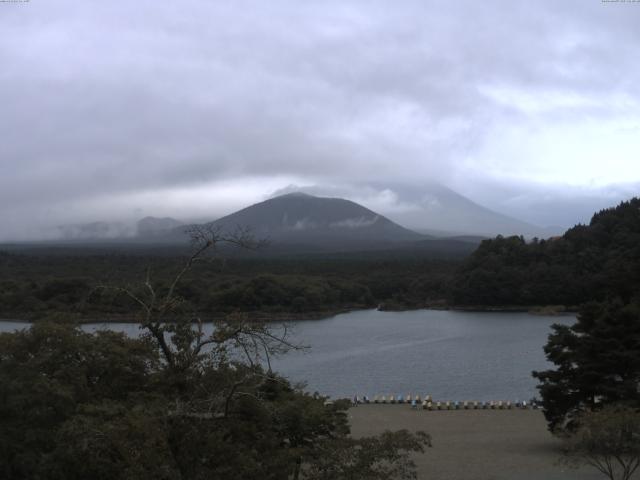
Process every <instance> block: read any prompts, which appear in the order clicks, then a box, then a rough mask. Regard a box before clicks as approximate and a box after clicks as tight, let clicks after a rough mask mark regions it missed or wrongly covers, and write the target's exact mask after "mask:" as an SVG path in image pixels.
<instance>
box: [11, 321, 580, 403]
mask: <svg viewBox="0 0 640 480" xmlns="http://www.w3.org/2000/svg"><path fill="white" fill-rule="evenodd" d="M574 321H575V317H572V316H563V317H546V316H539V315H531V314H527V313H503V312H500V313H496V312H456V311H437V310H416V311H409V312H380V311H376V310H361V311H355V312H350V313H345V314H341V315H336V316H334V317H331V318H327V319H324V320H310V321H300V322H289V323H288V327H289V328H290V329H291V333H292V337H291V338H292V340H293V341H294V342H295V343H297V344H304V345H308V346H309V347H310V348H309V349H308V350H305V351H295V352H290V353H289V354H287V355H285V356H283V357H280V358H277V359H275V360H274V361H273V362H272V364H273V366H274V369H275V370H277V371H279V372H281V373H282V374H284V375H285V376H287V377H288V378H290V379H291V380H292V381H294V382H299V381H306V382H307V387H306V388H307V390H309V391H312V392H313V391H318V392H320V393H322V394H326V395H331V396H332V397H345V396H347V397H353V395H356V394H357V395H360V396H362V395H368V396H369V397H373V396H374V395H378V394H384V395H399V394H402V395H406V394H409V393H410V394H413V395H415V394H420V395H421V396H424V395H425V394H430V395H432V396H433V398H434V399H436V400H438V399H440V400H478V401H487V400H512V401H513V400H529V399H530V398H531V397H533V396H534V395H536V393H537V391H536V389H535V385H536V381H535V379H533V378H532V377H531V371H532V370H543V369H546V368H548V367H549V366H550V364H549V363H547V361H546V360H545V357H544V352H543V350H542V348H543V346H544V344H545V343H546V340H547V335H548V334H549V332H550V328H549V327H550V326H551V324H553V323H562V324H571V323H573V322H574ZM25 325H26V324H24V323H19V322H10V321H3V322H0V331H13V330H15V329H17V328H24V327H25ZM83 328H84V329H86V330H88V331H95V330H97V329H101V328H110V329H113V330H117V331H123V332H125V333H127V334H129V335H132V336H135V335H137V334H138V333H139V329H138V326H137V325H135V324H125V323H116V324H88V325H84V326H83Z"/></svg>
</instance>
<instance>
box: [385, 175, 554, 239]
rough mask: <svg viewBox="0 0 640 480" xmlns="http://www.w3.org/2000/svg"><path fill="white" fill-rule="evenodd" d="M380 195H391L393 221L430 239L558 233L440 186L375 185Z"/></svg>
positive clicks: (543, 235)
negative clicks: (458, 236)
mask: <svg viewBox="0 0 640 480" xmlns="http://www.w3.org/2000/svg"><path fill="white" fill-rule="evenodd" d="M373 186H374V187H375V188H377V189H382V191H390V192H392V193H393V195H394V196H395V198H396V202H397V204H398V205H402V206H403V208H402V209H396V210H398V211H397V212H395V213H394V214H393V215H391V214H390V216H392V218H393V219H394V220H395V221H398V222H400V223H402V224H403V225H407V226H408V227H410V228H412V229H413V230H416V231H419V232H421V233H426V234H430V235H433V236H438V237H440V236H451V235H474V236H477V235H479V236H495V235H498V234H501V235H505V236H507V235H524V236H525V237H535V236H537V237H542V238H546V237H549V236H552V235H557V234H559V233H561V232H560V231H559V230H558V229H547V228H543V227H539V226H537V225H533V224H531V223H527V222H523V221H521V220H517V219H515V218H512V217H509V216H507V215H503V214H501V213H498V212H495V211H493V210H491V209H489V208H486V207H483V206H482V205H479V204H477V203H475V202H474V201H472V200H470V199H469V198H467V197H465V196H464V195H462V194H460V193H458V192H455V191H453V190H452V189H450V188H448V187H446V186H444V185H442V184H439V183H424V184H422V185H406V184H397V185H394V184H388V183H385V184H376V185H373Z"/></svg>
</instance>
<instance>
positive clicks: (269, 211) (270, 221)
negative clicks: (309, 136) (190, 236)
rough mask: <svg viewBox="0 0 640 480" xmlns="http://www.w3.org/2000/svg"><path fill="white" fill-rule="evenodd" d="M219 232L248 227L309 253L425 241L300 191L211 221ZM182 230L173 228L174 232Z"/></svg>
mask: <svg viewBox="0 0 640 480" xmlns="http://www.w3.org/2000/svg"><path fill="white" fill-rule="evenodd" d="M211 225H212V226H214V227H218V228H220V229H221V230H222V231H226V232H232V231H233V230H234V229H236V228H238V227H248V228H250V229H251V231H252V232H253V234H254V235H255V237H256V238H260V239H267V240H268V241H269V242H270V244H271V245H272V246H273V247H274V248H275V249H278V248H280V247H283V246H287V247H295V248H296V249H300V248H301V247H307V248H311V249H312V250H338V251H339V250H369V249H376V248H384V247H394V246H398V245H402V244H406V243H408V242H415V241H418V240H424V239H425V238H428V237H426V236H424V235H421V234H419V233H416V232H413V231H411V230H408V229H406V228H404V227H401V226H400V225H398V224H396V223H394V222H392V221H391V220H389V219H388V218H386V217H384V216H382V215H380V214H378V213H376V212H374V211H372V210H369V209H367V208H365V207H363V206H361V205H358V204H357V203H354V202H351V201H349V200H344V199H341V198H324V197H315V196H313V195H307V194H304V193H291V194H286V195H281V196H278V197H275V198H271V199H269V200H265V201H264V202H260V203H257V204H255V205H251V206H249V207H247V208H243V209H242V210H239V211H237V212H235V213H232V214H230V215H227V216H225V217H222V218H220V219H218V220H216V221H214V222H212V223H211ZM183 230H184V229H182V228H178V229H176V230H175V231H174V235H175V234H176V233H178V234H179V233H180V232H182V231H183Z"/></svg>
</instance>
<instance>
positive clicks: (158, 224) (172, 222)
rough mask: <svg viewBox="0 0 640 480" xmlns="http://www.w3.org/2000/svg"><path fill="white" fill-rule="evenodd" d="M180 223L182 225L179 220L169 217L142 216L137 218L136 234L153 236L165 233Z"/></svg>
mask: <svg viewBox="0 0 640 480" xmlns="http://www.w3.org/2000/svg"><path fill="white" fill-rule="evenodd" d="M181 225H183V223H182V222H181V221H179V220H176V219H175V218H171V217H164V218H157V217H144V218H142V219H140V220H138V223H137V231H138V236H142V237H153V236H157V235H162V234H166V233H167V232H170V231H171V230H173V229H175V228H177V227H179V226H181Z"/></svg>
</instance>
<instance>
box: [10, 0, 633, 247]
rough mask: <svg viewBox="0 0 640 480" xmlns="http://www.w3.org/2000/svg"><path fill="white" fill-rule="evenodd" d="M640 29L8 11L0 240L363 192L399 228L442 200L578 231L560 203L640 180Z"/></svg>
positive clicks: (544, 8) (581, 16) (354, 14)
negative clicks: (59, 227)
mask: <svg viewBox="0 0 640 480" xmlns="http://www.w3.org/2000/svg"><path fill="white" fill-rule="evenodd" d="M638 20H640V6H638V4H635V5H634V4H606V3H602V2H600V1H599V0H586V1H585V0H574V1H563V2H557V1H552V0H545V1H539V2H500V1H487V2H474V1H471V0H463V1H460V2H455V3H453V4H452V3H451V2H445V1H429V2H418V1H415V2H412V1H408V2H402V3H401V4H398V5H394V6H391V5H390V4H389V3H388V2H382V1H373V2H344V1H327V2H317V3H316V2H309V3H301V2H293V1H274V2H268V3H265V2H259V1H241V0H240V1H234V2H205V1H191V0H186V1H182V2H152V1H138V2H135V4H132V3H131V2H124V1H122V0H118V1H112V2H100V3H94V2H91V3H88V2H80V3H79V2H71V1H62V0H60V1H50V2H38V1H32V2H28V3H23V4H0V29H2V31H3V42H2V43H1V44H0V65H2V70H1V71H0V105H2V109H1V110H0V132H2V142H0V219H1V220H2V222H3V225H4V227H3V231H2V232H0V238H10V237H12V236H14V237H15V236H20V235H22V236H24V235H26V234H31V235H33V234H34V232H35V231H37V228H36V227H37V226H45V225H55V224H58V223H69V222H73V221H79V220H101V219H109V218H111V219H120V218H123V217H127V218H128V217H133V216H135V215H138V214H140V212H144V213H145V214H156V215H164V214H176V215H183V216H184V215H188V214H191V215H204V216H210V217H217V216H220V215H222V214H224V213H228V211H229V209H232V208H238V207H241V206H244V205H245V204H246V203H249V202H250V201H251V200H256V199H259V198H260V196H264V195H267V194H268V193H269V192H272V191H273V190H276V189H277V188H283V187H285V186H286V185H288V184H289V183H299V184H303V185H320V186H323V188H324V189H325V190H326V189H327V186H330V185H337V186H338V187H336V188H339V189H344V188H347V189H349V188H351V189H352V190H353V191H355V190H357V191H358V192H361V190H362V188H365V187H366V188H368V189H369V190H368V191H369V193H368V194H367V195H366V197H367V198H369V201H370V205H372V206H380V207H381V208H382V209H383V210H385V208H386V211H383V212H382V213H383V214H389V216H392V214H393V213H394V212H398V211H400V210H402V209H405V210H407V209H409V210H410V209H411V208H412V205H415V204H416V200H415V199H414V200H412V201H408V200H406V199H407V198H408V197H407V196H408V195H409V192H413V191H414V190H415V189H419V188H420V186H421V185H424V184H427V183H433V182H441V183H444V184H447V185H449V186H451V187H452V188H454V189H455V190H457V191H459V192H460V193H463V194H467V195H469V196H471V198H473V199H475V200H477V201H480V202H481V203H485V204H487V205H488V206H491V207H492V208H496V209H498V210H501V211H504V212H506V213H510V214H513V215H516V216H520V217H522V218H525V219H527V220H529V221H533V222H539V223H545V224H547V223H554V222H555V221H556V220H558V221H561V222H562V223H567V222H569V218H559V217H557V216H554V215H552V214H551V212H554V211H558V205H567V206H568V207H567V210H566V211H567V212H575V211H576V210H575V209H572V208H573V207H572V208H569V207H570V206H571V204H572V203H581V201H580V200H579V199H580V198H590V199H595V200H593V201H592V202H591V203H589V205H591V204H593V205H596V204H598V205H599V204H600V203H599V202H600V201H602V202H605V201H609V200H610V199H611V198H612V197H611V195H609V194H608V193H603V192H609V191H611V188H610V187H607V185H610V184H619V183H621V182H623V181H626V182H638V181H640V161H638V160H640V159H638V158H637V157H638V153H639V152H640V140H638V138H639V136H638V135H637V132H638V129H640V114H639V113H637V112H640V109H639V108H638V107H639V106H640V91H639V89H640V82H639V81H638V80H640V78H638V77H639V71H640V67H638V66H637V56H636V53H637V52H636V46H637V45H638V42H639V41H640V31H639V30H638V29H637V25H638ZM604 157H606V158H604ZM605 164H606V165H607V167H606V168H604V167H603V165H605ZM384 183H389V184H393V185H394V187H393V188H385V185H383V184H384ZM349 185H351V187H349ZM540 185H544V188H541V187H540ZM208 189H212V190H213V189H219V192H221V193H218V194H216V193H212V192H207V190H208ZM607 189H609V190H607ZM614 190H615V192H617V193H616V195H618V196H616V199H617V198H618V197H619V196H620V195H622V194H623V193H622V191H621V190H620V189H619V188H615V189H614ZM623 190H624V189H623ZM189 192H192V193H189ZM193 192H199V196H198V195H196V194H195V193H193ZM567 192H572V194H573V195H575V196H571V197H570V198H568V197H567V195H566V193H567ZM624 192H627V190H624ZM352 193H353V192H352ZM427 193H428V192H427ZM358 195H360V196H359V197H358ZM393 195H396V197H397V198H395V197H393ZM411 195H413V194H411ZM541 195H542V197H541ZM362 196H363V195H362V194H356V193H353V195H352V197H357V198H360V197H362ZM576 198H577V199H578V200H575V199H576ZM376 199H377V200H376ZM563 202H564V203H563ZM583 203H584V202H583ZM534 208H544V209H545V211H546V212H549V213H548V214H547V215H539V214H533V213H532V210H533V209H534ZM572 215H573V213H569V214H568V215H567V217H572ZM98 216H99V217H100V218H96V217H98ZM34 229H35V230H34Z"/></svg>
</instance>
